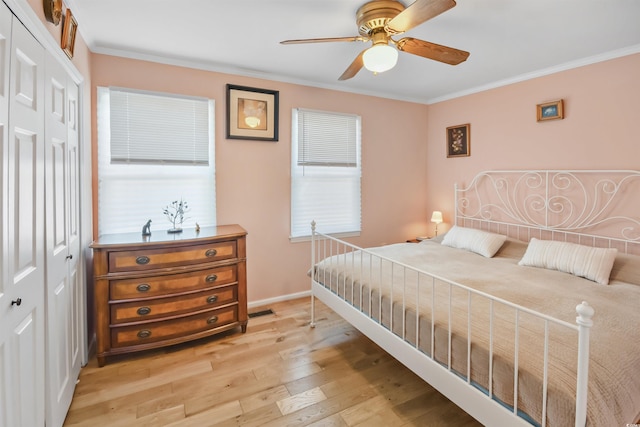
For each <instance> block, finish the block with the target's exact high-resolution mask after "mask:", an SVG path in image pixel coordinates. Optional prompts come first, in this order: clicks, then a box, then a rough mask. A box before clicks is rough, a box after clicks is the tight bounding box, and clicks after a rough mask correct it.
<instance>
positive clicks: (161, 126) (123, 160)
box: [97, 87, 216, 235]
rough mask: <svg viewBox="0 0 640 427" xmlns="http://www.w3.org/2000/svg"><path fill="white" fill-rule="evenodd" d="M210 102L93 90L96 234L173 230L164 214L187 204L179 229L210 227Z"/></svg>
mask: <svg viewBox="0 0 640 427" xmlns="http://www.w3.org/2000/svg"><path fill="white" fill-rule="evenodd" d="M213 107H214V102H213V100H210V99H206V98H195V97H186V96H176V95H170V94H161V93H151V92H143V91H135V90H130V89H121V88H105V87H100V88H98V106H97V115H98V232H99V234H101V235H102V234H107V233H121V232H131V231H142V227H143V225H144V224H145V223H146V222H147V221H148V220H149V219H151V221H152V223H151V231H152V233H153V232H154V231H155V232H164V230H167V229H169V228H171V223H170V222H169V221H168V220H167V219H166V218H165V216H164V214H163V210H164V208H165V207H166V206H168V205H169V204H171V202H173V201H174V200H177V201H179V200H181V199H182V200H185V201H186V202H187V203H188V204H189V212H188V213H187V215H186V219H185V222H184V223H183V227H194V226H195V223H196V222H198V224H199V225H201V226H207V225H215V224H216V197H215V158H214V153H215V151H214V136H213V135H214V124H213Z"/></svg>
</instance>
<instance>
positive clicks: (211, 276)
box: [205, 274, 218, 283]
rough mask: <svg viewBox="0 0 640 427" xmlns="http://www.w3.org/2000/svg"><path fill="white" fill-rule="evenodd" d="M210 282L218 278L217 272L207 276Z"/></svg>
mask: <svg viewBox="0 0 640 427" xmlns="http://www.w3.org/2000/svg"><path fill="white" fill-rule="evenodd" d="M205 280H206V281H207V282H208V283H212V282H215V281H216V280H218V276H217V275H215V274H210V275H208V276H207V278H206V279H205Z"/></svg>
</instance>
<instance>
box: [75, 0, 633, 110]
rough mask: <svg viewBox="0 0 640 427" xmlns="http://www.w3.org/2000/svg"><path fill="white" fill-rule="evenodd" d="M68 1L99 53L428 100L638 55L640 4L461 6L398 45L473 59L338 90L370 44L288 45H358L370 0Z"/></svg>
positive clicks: (482, 1)
mask: <svg viewBox="0 0 640 427" xmlns="http://www.w3.org/2000/svg"><path fill="white" fill-rule="evenodd" d="M411 2H412V0H409V1H405V2H404V3H405V5H408V4H410V3H411ZM65 3H66V4H67V5H68V7H69V8H71V10H72V12H73V13H74V15H75V17H76V19H77V20H78V29H79V31H80V33H81V34H82V37H83V38H84V39H85V41H86V42H87V44H88V45H89V48H90V49H91V51H92V52H96V53H106V54H112V55H118V56H125V57H132V58H140V59H149V60H154V61H158V62H164V63H170V64H178V65H184V66H190V67H194V68H203V69H208V70H213V71H219V72H225V73H232V74H239V75H245V76H251V77H258V78H266V79H270V80H276V81H285V82H291V83H299V84H305V85H310V86H317V87H323V88H331V89H337V90H344V91H348V92H355V93H362V94H370V95H377V96H382V97H387V98H394V99H403V100H410V101H416V102H421V103H432V102H435V101H439V100H444V99H448V98H452V97H455V96H459V95H464V94H468V93H473V92H477V91H479V90H483V89H488V88H491V87H496V86H500V85H503V84H506V83H512V82H516V81H520V80H524V79H527V78H531V77H535V76H539V75H544V74H548V73H551V72H557V71H559V70H562V69H567V68H572V67H575V66H580V65H586V64H589V63H593V62H597V61H601V60H605V59H609V58H615V57H618V56H623V55H627V54H631V53H636V52H640V0H458V4H457V6H456V7H454V8H453V9H451V10H449V11H447V12H445V13H443V14H442V15H439V16H437V17H435V18H433V19H431V20H429V21H427V22H425V23H423V24H421V25H419V26H417V27H415V28H413V29H411V30H410V31H408V32H407V33H405V35H403V36H401V37H404V36H410V37H414V38H419V39H423V40H427V41H431V42H434V43H438V44H443V45H446V46H451V47H455V48H458V49H461V50H466V51H468V52H470V53H471V55H470V56H469V59H468V60H467V61H466V62H463V63H462V64H460V65H457V66H451V65H446V64H442V63H439V62H435V61H432V60H428V59H424V58H421V57H418V56H414V55H411V54H408V53H403V52H400V57H399V60H398V65H397V66H396V67H395V68H394V69H392V70H390V71H387V72H385V73H381V74H378V75H373V74H372V73H371V72H369V71H367V70H365V69H362V70H361V71H360V72H359V73H358V75H356V76H355V77H354V78H353V79H351V80H347V81H343V82H339V81H338V77H339V76H340V75H341V74H342V73H343V71H344V70H345V69H346V68H347V66H348V65H349V64H350V63H351V62H352V61H353V60H354V59H355V57H356V56H357V55H358V54H359V52H360V51H361V50H363V49H365V48H367V47H368V46H369V44H368V43H362V42H341V43H318V44H301V45H281V44H280V43H279V42H280V41H282V40H286V39H301V38H318V37H345V36H356V35H358V29H357V27H356V22H355V13H356V10H357V9H358V8H359V7H360V6H361V5H362V4H364V3H365V1H364V0H227V1H222V0H180V1H175V0H171V1H169V0H106V1H105V0H65ZM397 39H398V37H396V40H397ZM638 71H639V76H640V70H638ZM229 83H233V82H229ZM266 89H268V88H266Z"/></svg>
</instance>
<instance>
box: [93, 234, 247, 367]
mask: <svg viewBox="0 0 640 427" xmlns="http://www.w3.org/2000/svg"><path fill="white" fill-rule="evenodd" d="M246 235H247V232H246V231H245V230H244V229H243V228H242V227H240V226H239V225H222V226H217V227H202V228H201V229H200V231H199V232H196V231H195V230H193V229H185V230H184V231H183V232H182V233H179V234H168V233H167V232H166V231H153V233H152V235H151V236H142V235H141V233H124V234H111V235H103V236H100V238H99V239H98V240H96V241H94V242H93V244H92V245H91V247H92V248H93V263H94V275H95V291H94V294H95V297H94V300H95V313H96V340H97V357H98V364H99V365H100V366H104V364H105V361H106V357H107V356H111V355H116V354H124V353H129V352H133V351H140V350H146V349H150V348H156V347H163V346H167V345H172V344H176V343H180V342H184V341H188V340H193V339H197V338H202V337H206V336H209V335H213V334H217V333H219V332H223V331H226V330H229V329H233V328H237V327H241V329H242V332H246V330H247V319H248V317H247V273H246V262H247V259H246Z"/></svg>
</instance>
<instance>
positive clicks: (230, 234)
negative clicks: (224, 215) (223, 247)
mask: <svg viewBox="0 0 640 427" xmlns="http://www.w3.org/2000/svg"><path fill="white" fill-rule="evenodd" d="M152 227H153V226H152ZM246 234H247V231H246V230H245V229H244V228H242V227H241V226H239V225H238V224H229V225H218V226H213V227H201V228H200V231H196V230H195V229H194V228H185V229H183V230H182V232H180V233H168V232H167V231H166V229H161V230H153V228H152V230H151V235H150V236H143V235H142V232H141V231H140V232H136V233H116V234H103V235H101V236H100V237H98V238H97V239H96V240H94V241H93V243H92V244H91V247H92V248H103V247H118V246H139V245H149V246H155V244H167V243H187V244H191V243H198V242H199V241H205V240H211V239H225V238H234V237H241V236H246Z"/></svg>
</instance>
